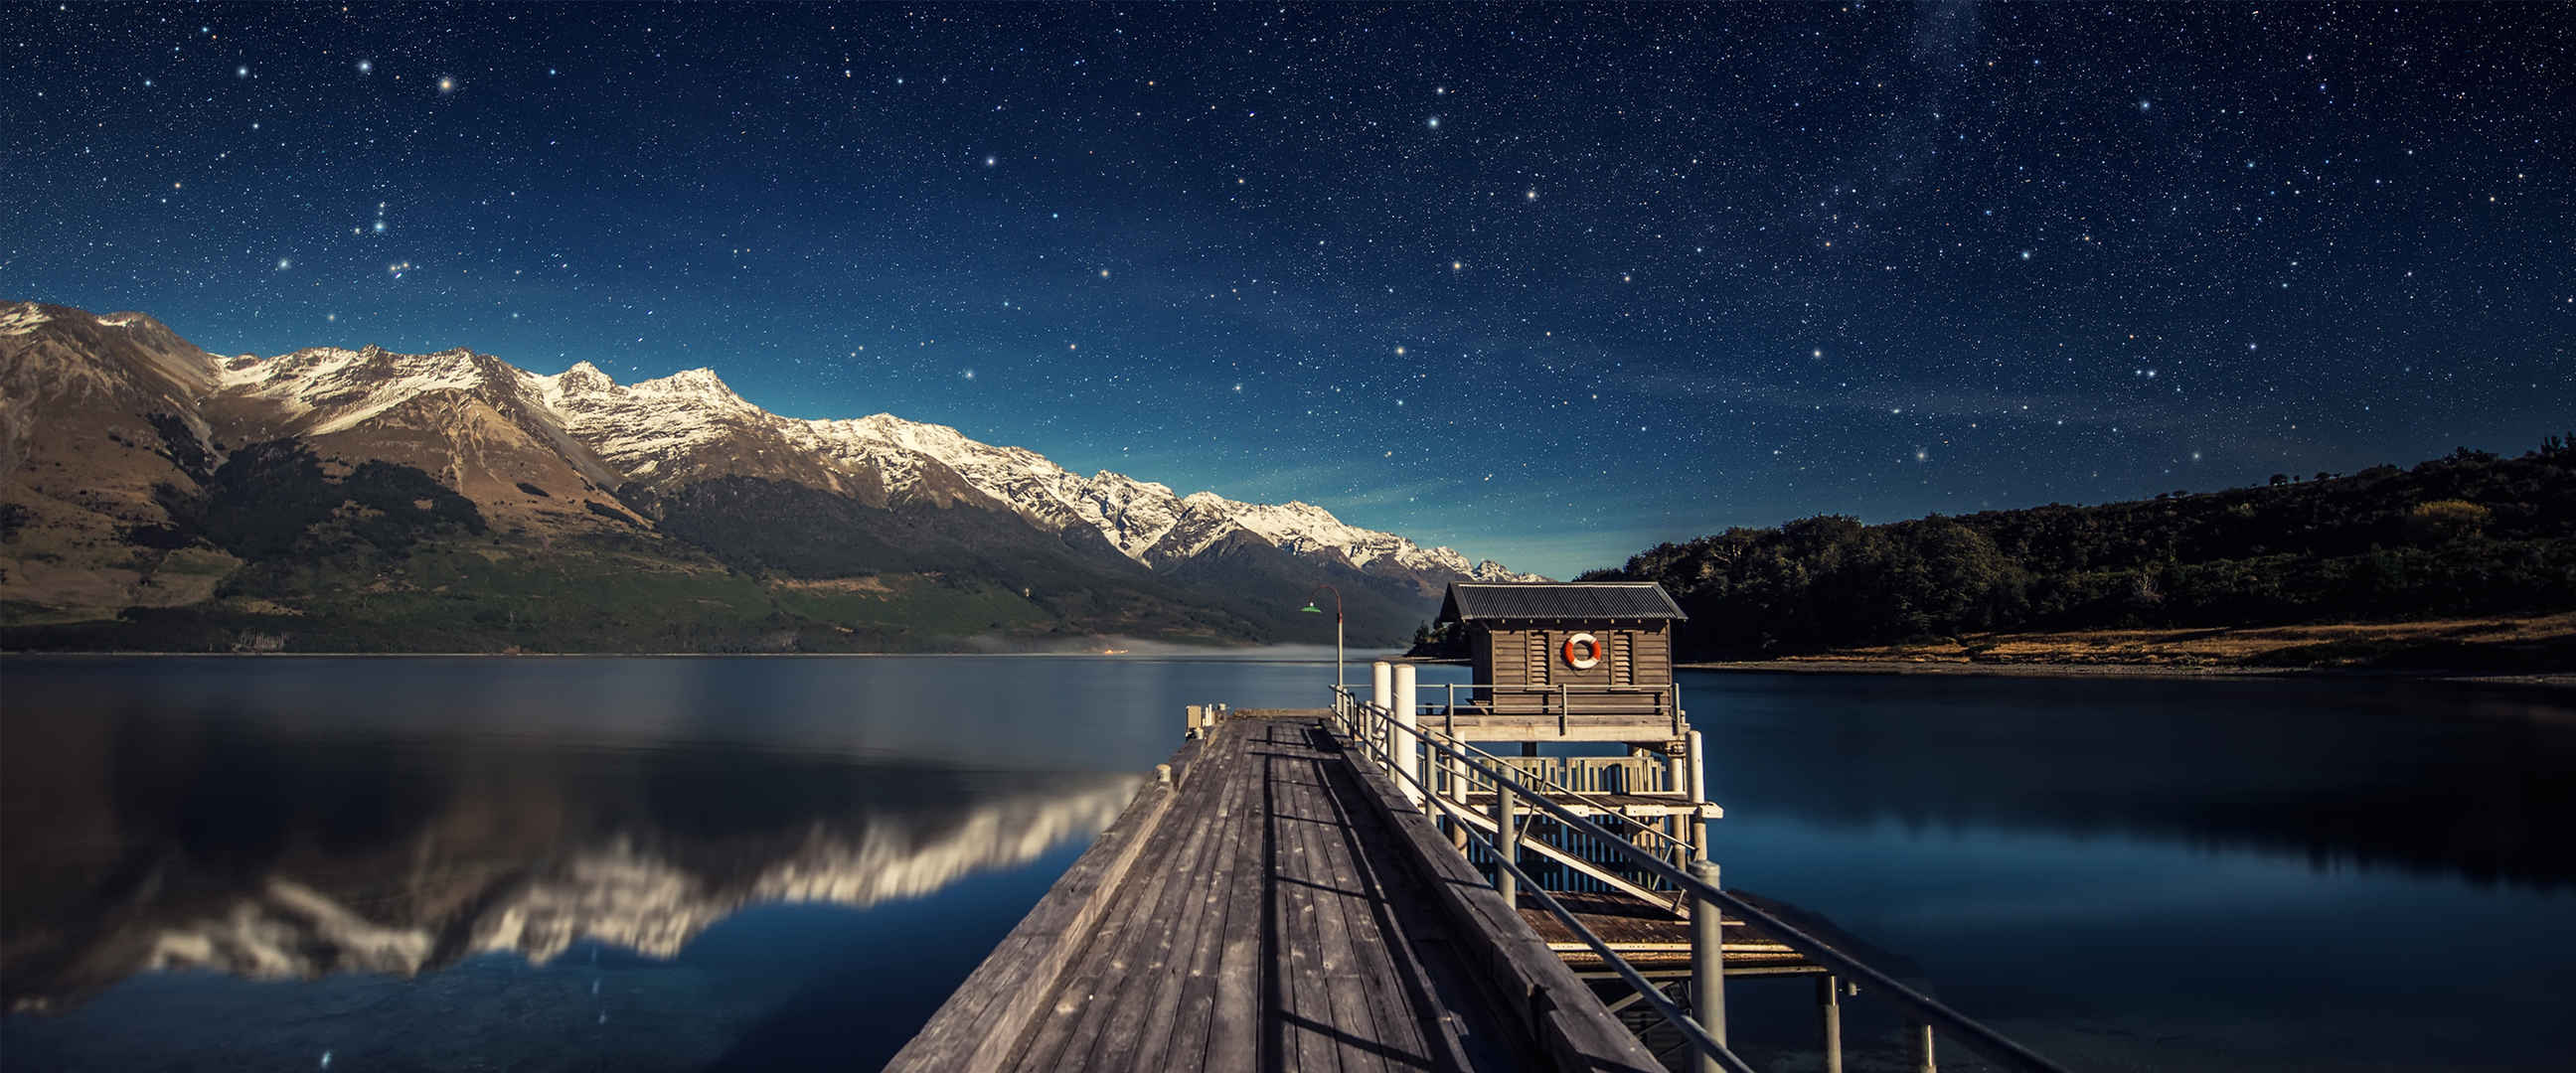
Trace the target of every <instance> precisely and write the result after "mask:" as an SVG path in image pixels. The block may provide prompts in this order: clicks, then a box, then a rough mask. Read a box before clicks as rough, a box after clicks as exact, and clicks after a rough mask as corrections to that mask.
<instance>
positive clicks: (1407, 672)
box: [1387, 663, 1431, 805]
mask: <svg viewBox="0 0 2576 1073" xmlns="http://www.w3.org/2000/svg"><path fill="white" fill-rule="evenodd" d="M1414 688H1415V687H1414V667H1413V665H1412V664H1410V663H1407V664H1405V665H1403V666H1401V667H1397V668H1395V728H1396V729H1395V740H1394V742H1393V743H1391V744H1390V746H1389V748H1388V749H1387V751H1388V752H1390V753H1394V754H1395V762H1396V764H1397V765H1398V766H1399V768H1400V769H1401V770H1402V771H1403V772H1404V773H1405V774H1407V775H1410V776H1412V778H1410V779H1397V780H1395V783H1396V785H1397V786H1400V787H1402V788H1403V789H1404V796H1406V797H1408V798H1411V799H1412V800H1413V803H1414V804H1416V805H1422V804H1425V803H1426V802H1425V801H1424V799H1423V796H1422V792H1423V787H1425V786H1429V785H1430V784H1431V780H1430V779H1428V778H1425V777H1424V776H1425V775H1427V774H1428V773H1427V772H1425V771H1424V770H1423V769H1422V755H1421V748H1420V746H1419V745H1418V744H1416V740H1417V739H1416V736H1415V734H1414V728H1415V727H1416V726H1418V725H1419V722H1418V721H1419V720H1420V719H1421V718H1422V713H1421V711H1420V710H1419V709H1417V708H1416V707H1415V706H1414V701H1415V695H1414Z"/></svg>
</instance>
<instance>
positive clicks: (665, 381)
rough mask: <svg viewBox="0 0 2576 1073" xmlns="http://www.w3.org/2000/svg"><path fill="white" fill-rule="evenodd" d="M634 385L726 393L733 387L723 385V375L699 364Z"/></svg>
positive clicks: (731, 390) (638, 386) (637, 382)
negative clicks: (696, 366)
mask: <svg viewBox="0 0 2576 1073" xmlns="http://www.w3.org/2000/svg"><path fill="white" fill-rule="evenodd" d="M635 386H636V387H637V388H639V389H641V388H661V389H664V390H671V389H680V390H688V391H721V392H723V393H725V394H728V395H730V394H733V389H732V388H729V387H726V386H725V382H724V378H723V377H721V376H717V375H716V371H715V370H713V369H709V368H706V367H704V366H700V367H698V368H695V369H682V370H680V371H679V372H676V373H672V374H671V375H669V376H665V377H662V378H660V379H656V380H639V381H636V382H635Z"/></svg>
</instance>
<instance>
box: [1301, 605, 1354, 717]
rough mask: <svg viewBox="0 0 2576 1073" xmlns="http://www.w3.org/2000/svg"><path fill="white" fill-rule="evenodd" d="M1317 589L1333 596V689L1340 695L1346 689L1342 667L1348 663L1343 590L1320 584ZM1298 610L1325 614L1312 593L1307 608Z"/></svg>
mask: <svg viewBox="0 0 2576 1073" xmlns="http://www.w3.org/2000/svg"><path fill="white" fill-rule="evenodd" d="M1315 587H1316V588H1318V589H1322V590H1324V591H1326V592H1329V593H1332V594H1333V689H1334V690H1335V692H1336V693H1338V692H1339V691H1340V690H1341V689H1343V688H1344V683H1343V682H1342V667H1343V666H1344V664H1345V663H1347V662H1348V661H1346V660H1344V659H1343V658H1342V590H1340V589H1336V588H1334V587H1332V586H1331V585H1329V584H1323V583H1318V584H1317V585H1316V586H1315ZM1297 610H1299V611H1304V612H1307V613H1309V614H1316V615H1320V614H1323V613H1324V609H1323V608H1320V607H1317V606H1315V599H1314V594H1313V592H1311V591H1309V592H1308V593H1307V598H1306V606H1304V607H1301V608H1298V609H1297Z"/></svg>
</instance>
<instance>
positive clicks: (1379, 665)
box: [1369, 660, 1395, 709]
mask: <svg viewBox="0 0 2576 1073" xmlns="http://www.w3.org/2000/svg"><path fill="white" fill-rule="evenodd" d="M1394 676H1395V664H1392V663H1388V662H1387V661H1385V660H1379V661H1377V662H1375V663H1372V664H1369V703H1371V704H1374V705H1377V706H1378V707H1379V708H1381V709H1383V708H1385V707H1387V706H1388V705H1390V704H1392V703H1393V702H1394V700H1395V690H1394V687H1393V686H1392V684H1391V683H1393V682H1394V680H1395V677H1394Z"/></svg>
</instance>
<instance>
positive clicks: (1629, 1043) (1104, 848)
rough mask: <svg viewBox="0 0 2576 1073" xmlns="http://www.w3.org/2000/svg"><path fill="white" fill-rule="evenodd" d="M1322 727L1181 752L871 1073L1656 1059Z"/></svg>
mask: <svg viewBox="0 0 2576 1073" xmlns="http://www.w3.org/2000/svg"><path fill="white" fill-rule="evenodd" d="M1323 714H1324V713H1323V712H1321V711H1314V712H1295V713H1285V712H1282V713H1257V714H1256V713H1242V715H1241V716H1239V717H1238V718H1235V719H1232V720H1229V721H1227V722H1224V723H1221V724H1219V725H1218V726H1217V727H1216V728H1215V729H1214V730H1213V731H1212V732H1211V733H1210V734H1209V735H1208V736H1207V737H1205V738H1204V739H1202V740H1201V741H1197V742H1193V743H1191V745H1189V746H1187V747H1185V748H1184V749H1183V750H1182V752H1181V753H1180V754H1177V755H1176V756H1175V757H1174V763H1173V764H1172V765H1171V766H1172V768H1173V775H1172V782H1171V783H1170V784H1168V785H1163V784H1158V785H1156V786H1153V787H1149V788H1148V790H1147V791H1146V792H1145V793H1144V794H1142V795H1140V796H1139V798H1138V800H1137V802H1136V804H1135V805H1132V806H1131V807H1130V808H1129V810H1128V812H1127V813H1126V814H1125V815H1123V816H1121V817H1120V819H1119V820H1118V821H1117V822H1116V823H1115V824H1113V825H1112V826H1111V827H1110V829H1109V830H1108V831H1106V832H1104V833H1103V834H1102V835H1101V837H1100V839H1099V840H1098V841H1096V842H1095V843H1094V844H1093V846H1092V848H1091V849H1090V850H1089V851H1088V852H1086V853H1085V854H1084V856H1083V857H1082V859H1081V860H1080V861H1078V862H1076V864H1075V865H1074V867H1073V869H1072V870H1071V872H1069V873H1068V874H1067V875H1066V877H1065V879H1064V881H1063V882H1060V883H1059V884H1058V885H1057V886H1056V888H1055V889H1054V890H1052V891H1050V892H1049V893H1048V895H1047V897H1046V899H1045V900H1043V901H1041V902H1040V903H1039V905H1038V907H1037V908H1036V909H1035V910H1033V911H1032V912H1031V913H1030V915H1029V917H1028V919H1027V920H1025V921H1023V922H1022V924H1021V926H1020V927H1019V928H1018V929H1016V930H1014V931H1013V932H1012V933H1011V935H1010V936H1009V937H1007V938H1006V939H1005V940H1004V941H1003V943H1002V945H1001V946H1000V947H999V948H998V949H996V950H995V951H994V953H993V955H992V957H991V958H990V959H988V960H987V961H986V962H985V963H984V964H983V965H982V966H981V967H979V968H978V969H977V970H976V971H975V973H974V974H973V975H972V976H970V977H969V978H968V979H967V981H966V982H965V984H964V985H963V986H961V987H960V988H959V989H958V992H957V994H956V996H955V997H954V998H951V999H950V1000H949V1002H948V1004H947V1005H946V1006H943V1007H942V1008H941V1009H940V1011H939V1012H938V1013H937V1014H936V1015H935V1016H934V1017H933V1018H932V1019H931V1021H930V1023H929V1024H928V1025H926V1026H925V1027H924V1028H923V1029H922V1031H921V1033H920V1034H919V1035H918V1036H916V1037H915V1038H914V1039H913V1041H912V1042H911V1044H910V1045H908V1046H907V1047H905V1049H904V1050H903V1052H902V1053H901V1054H899V1055H897V1056H896V1058H895V1060H894V1062H893V1064H892V1066H890V1067H889V1068H892V1069H904V1070H915V1069H918V1070H929V1069H1068V1070H1069V1069H1225V1070H1237V1069H1246V1070H1248V1069H1266V1070H1291V1069H1296V1070H1380V1069H1384V1070H1403V1069H1475V1070H1484V1069H1533V1068H1535V1069H1554V1068H1589V1069H1600V1070H1637V1071H1644V1070H1654V1069H1661V1068H1662V1065H1661V1063H1659V1062H1657V1061H1656V1060H1655V1058H1654V1057H1653V1055H1651V1054H1650V1053H1648V1052H1647V1051H1646V1050H1645V1048H1644V1047H1643V1046H1642V1045H1641V1044H1639V1042H1638V1041H1637V1039H1636V1038H1635V1037H1634V1036H1632V1035H1630V1034H1629V1033H1628V1032H1627V1031H1626V1030H1625V1029H1624V1028H1623V1027H1621V1025H1620V1024H1619V1022H1618V1021H1617V1019H1616V1018H1615V1016H1614V1015H1612V1014H1611V1013H1610V1012H1609V1011H1608V1010H1607V1009H1606V1008H1605V1007H1604V1006H1603V1005H1602V1004H1601V1003H1600V1002H1599V1000H1597V999H1595V998H1594V997H1593V995H1592V992H1591V990H1590V989H1589V988H1588V987H1587V986H1585V985H1584V984H1583V983H1582V982H1581V980H1580V979H1579V978H1578V977H1577V976H1576V975H1575V974H1574V973H1573V971H1572V970H1570V969H1568V968H1567V967H1566V966H1565V965H1564V964H1563V963H1562V962H1561V961H1560V960H1559V959H1558V957H1557V956H1556V955H1555V954H1554V953H1553V952H1552V951H1551V950H1550V949H1549V947H1548V945H1547V943H1546V942H1545V940H1543V939H1542V938H1540V937H1539V936H1538V935H1537V934H1535V933H1533V932H1531V931H1530V930H1529V929H1528V927H1527V926H1526V925H1524V924H1523V923H1522V921H1521V919H1520V915H1519V914H1518V913H1516V912H1514V911H1513V910H1512V909H1510V908H1509V907H1507V906H1505V905H1504V904H1503V903H1502V900H1501V898H1500V897H1499V896H1497V895H1496V894H1495V893H1494V892H1493V890H1492V889H1491V888H1490V887H1488V886H1487V883H1486V880H1485V879H1484V877H1483V876H1481V875H1479V874H1478V873H1477V872H1476V871H1475V870H1474V869H1473V868H1472V867H1470V866H1469V865H1468V863H1467V861H1466V859H1465V858H1464V857H1462V856H1460V855H1459V854H1458V853H1456V852H1455V851H1454V850H1453V849H1451V848H1450V846H1449V844H1448V843H1447V842H1446V841H1445V840H1442V839H1440V838H1439V837H1438V836H1437V833H1436V832H1435V831H1433V829H1432V828H1431V826H1430V824H1429V823H1428V822H1427V821H1425V820H1423V819H1422V818H1421V815H1420V813H1419V810H1418V809H1416V808H1415V807H1414V806H1412V805H1411V804H1410V803H1409V802H1407V801H1406V800H1405V798H1404V797H1403V795H1402V794H1401V793H1400V792H1399V791H1398V790H1397V789H1396V788H1395V787H1394V786H1393V785H1392V784H1391V783H1390V782H1389V781H1388V779H1387V778H1386V777H1385V775H1383V774H1382V773H1380V772H1378V771H1377V770H1376V769H1375V768H1374V767H1372V766H1370V765H1367V764H1360V763H1353V762H1352V759H1351V758H1350V757H1349V756H1348V755H1346V754H1345V752H1344V750H1343V748H1342V744H1341V741H1340V740H1339V739H1337V738H1336V737H1335V736H1334V735H1332V734H1331V733H1329V732H1328V731H1327V729H1326V727H1325V724H1324V720H1323V719H1322V716H1323ZM1259 715H1267V716H1268V717H1258V716H1259Z"/></svg>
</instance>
